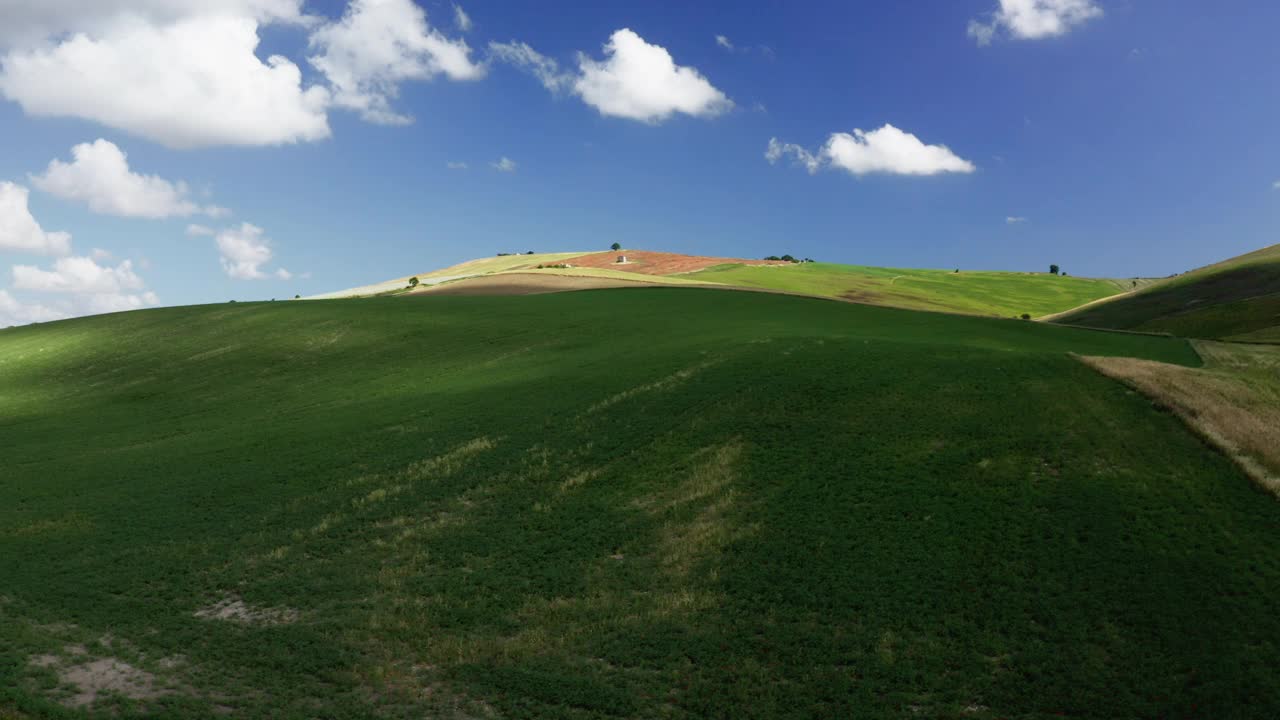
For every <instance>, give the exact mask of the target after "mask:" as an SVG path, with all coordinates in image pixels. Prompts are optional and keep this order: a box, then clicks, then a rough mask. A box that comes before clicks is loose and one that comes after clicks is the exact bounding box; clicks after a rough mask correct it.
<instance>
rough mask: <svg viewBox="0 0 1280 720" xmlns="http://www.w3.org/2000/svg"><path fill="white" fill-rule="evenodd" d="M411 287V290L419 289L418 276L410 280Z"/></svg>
mask: <svg viewBox="0 0 1280 720" xmlns="http://www.w3.org/2000/svg"><path fill="white" fill-rule="evenodd" d="M409 287H411V288H414V287H418V276H417V275H414V276H413V277H411V278H409Z"/></svg>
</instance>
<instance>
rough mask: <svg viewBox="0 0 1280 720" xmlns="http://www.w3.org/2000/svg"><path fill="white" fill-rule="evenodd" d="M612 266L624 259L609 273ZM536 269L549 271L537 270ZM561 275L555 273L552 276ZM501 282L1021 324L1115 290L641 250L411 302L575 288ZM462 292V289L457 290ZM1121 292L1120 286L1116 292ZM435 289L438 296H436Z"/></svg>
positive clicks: (555, 259) (1036, 278) (556, 256)
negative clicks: (717, 294)
mask: <svg viewBox="0 0 1280 720" xmlns="http://www.w3.org/2000/svg"><path fill="white" fill-rule="evenodd" d="M619 256H624V257H626V260H627V261H626V262H625V263H619V262H618V258H619ZM543 265H554V266H557V267H549V268H540V267H539V266H543ZM565 265H567V266H569V267H561V266H565ZM503 273H520V274H521V275H522V276H527V275H529V274H530V273H537V274H541V275H547V276H572V277H586V276H592V277H601V278H610V279H613V280H618V281H625V282H618V283H612V284H614V285H618V286H622V285H627V284H631V283H635V282H643V283H650V284H689V283H699V284H711V285H718V286H721V287H726V288H733V289H745V290H766V291H774V292H785V293H793V294H798V295H813V296H817V297H828V298H835V299H840V300H848V301H852V302H858V303H863V304H867V305H884V306H887V307H900V308H907V309H914V310H934V311H941V312H952V313H963V314H971V315H995V316H999V317H1011V316H1020V315H1022V314H1024V313H1025V314H1028V315H1032V316H1037V317H1038V316H1041V315H1046V314H1051V313H1057V312H1061V311H1064V310H1069V309H1071V308H1075V307H1078V306H1080V305H1082V304H1084V303H1087V302H1090V301H1093V300H1097V299H1099V298H1104V297H1107V296H1110V295H1114V294H1116V293H1118V292H1121V290H1122V284H1121V283H1118V282H1117V281H1113V280H1097V279H1091V278H1078V277H1066V276H1062V277H1059V276H1055V275H1050V274H1048V273H1018V272H951V271H945V270H903V269H894V268H875V267H864V266H858V265H839V264H834V263H812V262H808V263H800V264H793V263H790V262H780V261H770V260H745V259H741V258H716V257H705V256H695V255H681V254H678V253H664V252H653V251H649V250H624V251H619V252H603V253H590V254H585V255H584V254H581V253H576V254H575V253H553V254H542V255H527V256H513V257H501V258H484V259H480V260H473V261H471V262H467V263H462V264H460V265H455V266H453V267H449V268H445V269H442V270H437V271H435V272H432V273H424V274H421V275H418V278H419V279H420V280H421V281H422V285H421V286H420V287H419V289H418V291H417V292H433V291H434V290H433V288H434V287H435V286H436V285H441V284H445V283H448V284H449V285H450V286H451V287H450V288H449V290H448V292H449V293H456V294H484V293H485V292H486V291H487V290H488V289H490V288H492V289H494V291H495V292H501V293H503V294H509V293H512V292H515V291H516V290H515V289H516V288H521V287H524V288H529V290H530V291H531V292H549V291H554V290H557V289H575V288H577V287H579V286H581V285H583V283H581V282H565V281H557V280H554V279H551V280H546V281H541V282H538V281H535V280H534V279H533V278H530V277H522V278H521V279H519V280H518V281H514V280H513V281H499V280H493V279H488V280H479V278H492V276H493V275H498V274H503ZM407 281H408V277H405V278H398V279H396V280H392V281H388V282H386V283H380V284H376V285H370V286H365V287H363V288H355V289H353V290H345V291H341V292H337V293H330V294H327V295H322V296H317V298H330V297H351V296H356V295H377V294H383V293H387V292H390V291H399V290H403V289H404V288H405V283H406V282H407ZM468 283H470V284H471V287H466V288H465V289H464V287H463V286H464V285H466V284H468ZM1125 287H1127V285H1126V286H1125ZM441 289H443V288H441Z"/></svg>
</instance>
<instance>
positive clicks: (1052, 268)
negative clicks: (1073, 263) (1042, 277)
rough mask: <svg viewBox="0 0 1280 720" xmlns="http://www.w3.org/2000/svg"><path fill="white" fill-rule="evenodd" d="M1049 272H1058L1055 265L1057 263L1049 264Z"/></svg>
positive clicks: (1052, 273)
mask: <svg viewBox="0 0 1280 720" xmlns="http://www.w3.org/2000/svg"><path fill="white" fill-rule="evenodd" d="M1049 274H1050V275H1057V274H1058V266H1057V265H1050V266H1049Z"/></svg>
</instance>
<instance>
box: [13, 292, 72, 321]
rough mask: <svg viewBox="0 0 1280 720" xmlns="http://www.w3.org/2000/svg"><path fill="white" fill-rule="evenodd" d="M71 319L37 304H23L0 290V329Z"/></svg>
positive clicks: (56, 310)
mask: <svg viewBox="0 0 1280 720" xmlns="http://www.w3.org/2000/svg"><path fill="white" fill-rule="evenodd" d="M67 317H71V316H70V315H69V314H68V313H66V312H64V311H62V310H58V309H57V308H52V307H49V306H47V305H41V304H39V303H24V302H21V301H19V300H18V299H17V298H15V297H14V296H12V295H10V294H9V292H8V291H6V290H0V327H10V326H12V325H26V324H27V323H33V322H50V321H52V320H62V319H63V318H67Z"/></svg>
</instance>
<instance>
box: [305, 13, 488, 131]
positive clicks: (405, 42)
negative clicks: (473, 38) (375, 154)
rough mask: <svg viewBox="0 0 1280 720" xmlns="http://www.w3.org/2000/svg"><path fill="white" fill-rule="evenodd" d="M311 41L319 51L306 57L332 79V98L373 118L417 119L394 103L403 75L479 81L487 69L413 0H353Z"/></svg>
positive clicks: (386, 120) (400, 121)
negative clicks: (431, 21)
mask: <svg viewBox="0 0 1280 720" xmlns="http://www.w3.org/2000/svg"><path fill="white" fill-rule="evenodd" d="M310 43H311V47H312V49H313V50H315V51H316V54H315V55H312V56H311V57H309V58H308V62H310V63H311V65H312V66H313V67H315V68H316V70H319V71H320V72H321V73H322V74H323V75H324V76H325V77H326V78H327V79H328V81H329V84H330V86H331V87H332V94H333V97H332V101H333V103H334V104H335V105H337V106H339V107H343V108H346V109H349V110H354V111H356V112H358V113H360V115H361V117H363V118H364V119H365V120H368V121H370V122H374V123H380V124H387V125H404V124H407V123H410V122H412V121H413V118H412V117H410V116H408V115H404V114H402V113H399V112H396V111H395V110H393V109H392V107H391V101H392V100H393V99H395V98H396V97H397V96H398V95H399V93H400V83H401V82H404V81H405V80H429V79H431V78H434V77H436V76H438V75H444V76H446V77H448V78H449V79H451V80H476V79H479V78H481V77H483V76H484V73H485V69H484V66H483V65H478V64H476V63H474V62H472V61H471V57H470V55H471V48H470V47H468V46H467V43H466V41H464V40H450V39H448V38H446V37H445V36H444V35H443V34H441V33H440V31H439V30H436V29H435V28H432V27H431V26H430V25H428V24H427V15H426V13H425V12H424V11H423V10H422V8H420V7H418V5H417V3H415V2H413V0H351V4H350V5H348V6H347V10H346V12H345V13H344V14H343V16H342V19H341V20H339V21H338V22H335V23H329V24H326V25H324V26H323V27H321V28H319V29H318V30H316V31H315V32H314V33H313V34H312V35H311V40H310Z"/></svg>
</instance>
